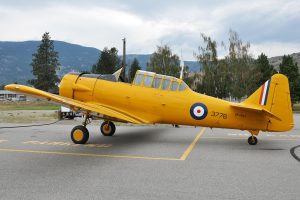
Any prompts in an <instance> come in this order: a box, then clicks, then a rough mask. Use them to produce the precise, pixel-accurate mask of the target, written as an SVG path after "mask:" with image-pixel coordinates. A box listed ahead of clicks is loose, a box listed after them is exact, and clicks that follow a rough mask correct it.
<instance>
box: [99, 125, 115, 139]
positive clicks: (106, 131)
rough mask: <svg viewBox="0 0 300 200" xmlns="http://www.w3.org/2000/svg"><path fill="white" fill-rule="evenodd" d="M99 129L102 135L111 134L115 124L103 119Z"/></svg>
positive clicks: (113, 131)
mask: <svg viewBox="0 0 300 200" xmlns="http://www.w3.org/2000/svg"><path fill="white" fill-rule="evenodd" d="M100 130H101V133H102V135H104V136H113V135H114V133H115V131H116V126H115V124H114V123H113V122H111V121H104V122H103V123H102V124H101V127H100Z"/></svg>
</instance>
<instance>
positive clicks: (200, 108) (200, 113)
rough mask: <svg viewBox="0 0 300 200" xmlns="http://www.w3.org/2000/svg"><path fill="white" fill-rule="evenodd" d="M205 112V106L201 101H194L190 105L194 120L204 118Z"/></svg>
mask: <svg viewBox="0 0 300 200" xmlns="http://www.w3.org/2000/svg"><path fill="white" fill-rule="evenodd" d="M207 113H208V111H207V107H206V105H204V104H203V103H195V104H193V105H192V106H191V109H190V114H191V116H192V117H193V118H194V119H196V120H202V119H204V118H205V117H206V116H207Z"/></svg>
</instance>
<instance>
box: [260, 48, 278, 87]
mask: <svg viewBox="0 0 300 200" xmlns="http://www.w3.org/2000/svg"><path fill="white" fill-rule="evenodd" d="M255 64H256V69H257V70H258V72H259V73H260V75H259V78H258V79H257V83H256V86H257V87H259V86H261V85H262V84H264V82H266V81H267V80H269V79H270V77H271V76H272V75H273V74H275V73H276V71H275V70H274V68H273V66H272V65H270V63H269V60H268V57H267V56H266V55H265V54H264V53H261V54H260V55H259V56H258V58H257V60H256V63H255Z"/></svg>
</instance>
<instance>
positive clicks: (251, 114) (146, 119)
mask: <svg viewBox="0 0 300 200" xmlns="http://www.w3.org/2000/svg"><path fill="white" fill-rule="evenodd" d="M117 74H118V73H116V74H114V75H99V74H85V73H69V74H67V75H65V76H64V77H63V79H62V81H61V83H60V87H59V95H55V94H51V93H48V92H45V91H42V90H38V89H35V88H32V87H28V86H24V85H17V84H11V85H7V86H5V89H6V90H10V91H14V92H18V93H23V94H27V95H32V96H37V97H42V98H46V99H48V100H49V101H54V102H57V103H59V104H62V105H64V106H67V107H69V108H71V109H72V110H74V111H80V112H82V113H84V115H85V120H84V123H83V125H79V126H76V127H74V128H73V130H72V131H71V139H72V141H73V142H74V143H76V144H85V143H86V142H87V141H88V138H89V131H88V130H87V128H86V126H87V124H88V123H89V122H90V119H91V118H101V119H104V122H103V123H102V125H101V128H100V130H101V132H102V134H103V135H104V136H112V135H113V134H114V133H115V129H116V127H115V125H114V123H113V121H116V122H129V123H135V124H176V125H190V126H204V127H210V128H229V129H239V130H247V131H249V132H250V134H251V136H250V137H249V139H248V143H249V144H250V145H255V144H256V143H257V138H256V137H255V136H256V135H258V133H259V131H271V132H279V131H288V130H290V129H292V128H293V126H294V122H293V113H292V107H291V100H290V91H289V82H288V79H287V77H286V76H284V75H282V74H276V75H273V76H272V77H271V79H270V80H268V81H266V82H265V83H264V84H263V85H262V86H261V87H260V88H258V89H257V90H256V91H255V92H254V93H253V94H252V95H251V96H249V98H247V99H246V100H245V101H243V102H241V103H232V102H229V101H225V100H222V99H218V98H214V97H211V96H207V95H204V94H199V93H196V92H194V91H192V90H191V89H190V88H189V87H188V86H187V85H186V84H185V82H184V81H182V80H180V79H177V78H175V77H171V76H165V75H160V74H156V73H153V72H147V71H142V70H139V71H137V73H136V75H135V78H134V80H133V82H132V83H131V84H130V83H124V82H119V81H118V75H117ZM237 84H238V83H237Z"/></svg>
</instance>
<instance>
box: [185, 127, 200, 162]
mask: <svg viewBox="0 0 300 200" xmlns="http://www.w3.org/2000/svg"><path fill="white" fill-rule="evenodd" d="M204 131H205V128H202V129H201V131H200V132H199V133H198V135H197V136H196V137H195V139H194V140H193V142H192V143H191V144H190V146H189V147H188V148H187V149H186V150H185V151H184V153H183V154H182V155H181V157H180V160H186V159H187V157H188V156H189V155H190V153H191V152H192V150H193V148H194V147H195V145H196V143H197V142H198V140H199V139H200V137H201V136H202V135H203V134H204Z"/></svg>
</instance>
